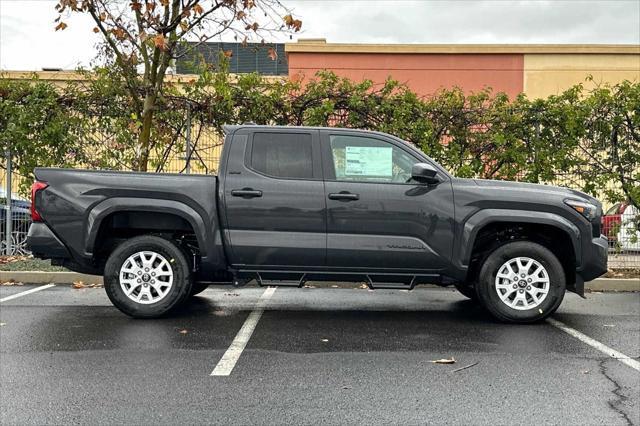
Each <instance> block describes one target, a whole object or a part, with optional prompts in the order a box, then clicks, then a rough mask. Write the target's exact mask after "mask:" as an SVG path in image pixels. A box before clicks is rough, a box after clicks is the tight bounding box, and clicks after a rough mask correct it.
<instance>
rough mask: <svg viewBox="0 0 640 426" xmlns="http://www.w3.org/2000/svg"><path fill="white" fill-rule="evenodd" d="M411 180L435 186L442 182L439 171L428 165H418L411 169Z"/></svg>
mask: <svg viewBox="0 0 640 426" xmlns="http://www.w3.org/2000/svg"><path fill="white" fill-rule="evenodd" d="M411 178H412V179H413V180H415V181H416V182H420V183H426V184H429V185H433V184H436V183H439V182H440V179H439V178H438V171H437V170H436V168H435V167H433V166H432V165H431V164H428V163H416V164H414V165H413V167H412V168H411Z"/></svg>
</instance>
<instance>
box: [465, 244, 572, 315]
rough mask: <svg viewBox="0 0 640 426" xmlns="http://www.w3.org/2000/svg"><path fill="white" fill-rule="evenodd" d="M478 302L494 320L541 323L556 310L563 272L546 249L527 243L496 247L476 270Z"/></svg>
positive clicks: (563, 276)
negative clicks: (477, 272) (478, 275)
mask: <svg viewBox="0 0 640 426" xmlns="http://www.w3.org/2000/svg"><path fill="white" fill-rule="evenodd" d="M477 285H478V287H477V293H478V298H479V300H480V302H481V303H482V305H483V306H485V307H486V308H487V310H488V311H489V312H490V313H491V314H492V315H493V316H495V317H496V318H498V319H500V320H502V321H505V322H512V323H532V322H536V321H541V320H543V319H545V318H546V317H548V316H549V315H551V314H552V313H553V312H555V311H556V309H558V307H559V306H560V303H562V299H563V298H564V293H565V290H566V281H565V274H564V269H563V268H562V264H561V263H560V261H559V260H558V258H557V257H556V256H555V255H554V254H553V253H552V252H551V251H550V250H548V249H547V248H545V247H543V246H541V245H540V244H536V243H533V242H530V241H516V242H512V243H508V244H505V245H503V246H500V247H498V248H497V249H496V250H494V251H493V252H492V253H491V254H489V256H488V257H487V258H486V260H485V262H484V264H483V265H482V268H481V269H480V277H479V282H478V284H477Z"/></svg>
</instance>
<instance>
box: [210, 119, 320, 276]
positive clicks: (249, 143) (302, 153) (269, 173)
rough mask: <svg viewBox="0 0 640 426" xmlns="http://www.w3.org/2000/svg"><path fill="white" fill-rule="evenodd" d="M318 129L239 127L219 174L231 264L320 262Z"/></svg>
mask: <svg viewBox="0 0 640 426" xmlns="http://www.w3.org/2000/svg"><path fill="white" fill-rule="evenodd" d="M320 157H321V154H320V146H319V132H318V131H317V130H305V129H295V130H283V129H257V130H256V129H252V130H247V129H239V130H238V131H237V132H236V134H235V135H234V139H233V141H232V146H231V151H230V152H229V155H228V163H227V166H226V170H225V176H224V179H225V181H224V190H223V194H222V196H223V197H224V205H225V206H226V208H225V209H224V214H225V218H226V233H227V238H228V241H230V245H231V247H230V248H231V250H230V251H231V253H230V258H231V259H230V260H231V263H232V264H233V265H234V266H238V267H243V268H244V267H247V268H249V269H262V270H264V269H287V268H290V267H294V269H295V267H296V266H298V267H302V266H306V267H321V266H325V260H326V215H325V208H326V202H325V197H324V183H323V181H322V166H321V158H320Z"/></svg>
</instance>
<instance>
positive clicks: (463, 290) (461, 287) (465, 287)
mask: <svg viewBox="0 0 640 426" xmlns="http://www.w3.org/2000/svg"><path fill="white" fill-rule="evenodd" d="M453 286H454V287H455V288H456V290H458V291H459V292H460V294H462V295H463V296H464V297H467V298H469V299H471V300H473V301H477V300H478V295H477V294H476V289H475V288H474V287H473V286H472V285H469V284H466V283H455V284H454V285H453Z"/></svg>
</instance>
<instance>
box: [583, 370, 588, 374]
mask: <svg viewBox="0 0 640 426" xmlns="http://www.w3.org/2000/svg"><path fill="white" fill-rule="evenodd" d="M581 373H582V374H589V370H582V371H581Z"/></svg>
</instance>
